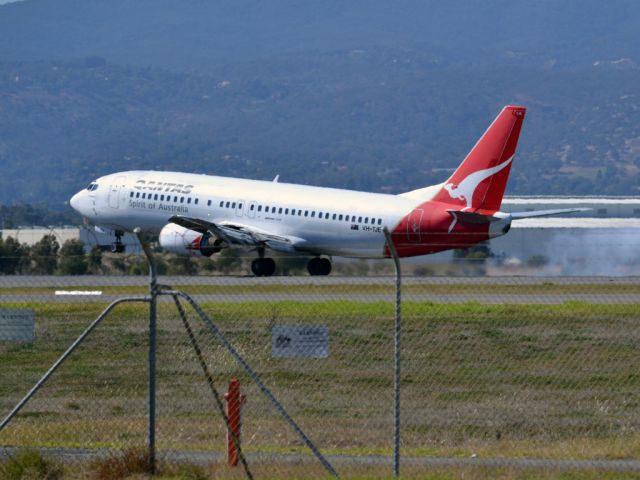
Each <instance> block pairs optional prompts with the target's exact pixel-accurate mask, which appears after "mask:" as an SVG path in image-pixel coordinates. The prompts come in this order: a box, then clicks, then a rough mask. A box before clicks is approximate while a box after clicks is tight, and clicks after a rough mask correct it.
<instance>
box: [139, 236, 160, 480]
mask: <svg viewBox="0 0 640 480" xmlns="http://www.w3.org/2000/svg"><path fill="white" fill-rule="evenodd" d="M134 233H135V234H136V236H137V237H138V241H139V242H140V245H141V246H142V249H143V250H144V253H145V255H146V257H147V261H148V262H149V296H150V299H149V426H148V427H149V428H148V434H147V435H148V437H147V438H148V446H149V473H150V474H151V475H154V474H155V473H156V343H157V332H156V330H157V300H158V275H157V269H156V260H155V258H154V256H153V254H152V253H151V249H150V248H149V245H148V244H147V242H146V241H145V239H144V236H143V234H142V231H141V230H140V228H135V229H134Z"/></svg>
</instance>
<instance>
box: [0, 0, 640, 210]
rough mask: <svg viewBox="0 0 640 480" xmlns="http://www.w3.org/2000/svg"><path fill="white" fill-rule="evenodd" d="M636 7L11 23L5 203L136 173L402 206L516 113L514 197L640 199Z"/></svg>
mask: <svg viewBox="0 0 640 480" xmlns="http://www.w3.org/2000/svg"><path fill="white" fill-rule="evenodd" d="M639 18H640V2H636V1H633V0H615V1H613V2H609V3H607V4H603V3H602V2H599V1H596V0H582V1H581V2H580V3H579V6H576V5H575V4H574V3H573V2H558V1H552V0H542V1H540V2H528V1H525V0H515V1H507V0H490V1H487V2H466V1H465V2H463V1H461V0H454V1H452V2H436V1H426V0H420V1H418V0H406V1H402V2H386V1H382V0H367V1H364V0H354V1H352V2H346V3H345V2H339V1H338V0H327V1H326V2H322V3H314V2H295V1H293V0H283V1H279V2H269V3H266V2H261V1H259V0H238V1H237V2H232V3H223V2H217V1H211V2H203V1H196V0H191V1H188V2H178V1H177V0H138V1H136V2H128V1H124V0H111V1H109V2H101V1H98V0H25V1H22V2H16V3H11V4H6V5H2V6H0V167H1V168H2V175H1V176H0V203H14V202H32V203H40V202H43V201H45V202H50V203H51V204H52V205H54V206H55V205H61V204H62V203H63V202H65V201H66V200H67V199H68V198H69V196H70V195H71V194H72V193H73V192H75V191H77V190H78V189H79V188H82V186H84V185H85V184H86V183H88V182H89V181H90V180H92V179H93V178H95V177H97V176H99V175H102V174H106V173H110V172H113V171H117V170H124V169H131V168H154V169H180V170H188V171H194V172H207V173H215V174H220V175H234V176H242V177H250V178H262V179H270V178H273V176H275V175H276V174H280V175H281V178H282V180H283V181H291V182H302V183H309V184H319V185H326V186H338V187H347V188H355V189H362V190H372V191H387V192H394V193H397V192H401V191H405V190H410V189H413V188H417V187H420V186H423V185H425V184H429V183H436V182H439V181H442V180H443V179H444V178H445V177H446V176H447V171H448V169H451V168H453V167H455V166H456V165H457V164H458V163H459V161H460V160H461V159H462V158H463V156H464V155H465V153H466V152H467V151H468V149H469V148H470V147H471V146H472V145H473V144H474V142H475V140H476V139H477V137H478V136H479V135H481V134H482V132H483V131H484V129H485V128H486V127H487V125H488V124H489V122H490V121H491V120H492V119H493V117H494V116H495V115H496V114H497V112H498V111H499V110H500V108H501V107H502V106H503V105H505V104H507V103H518V104H523V105H525V106H527V107H528V108H529V114H528V118H527V120H526V123H525V129H524V133H523V136H522V139H521V144H520V148H519V155H518V159H517V163H516V165H515V166H514V170H513V174H512V178H511V180H510V184H509V186H508V193H510V194H638V193H640V192H639V190H638V187H639V185H640V184H639V181H638V168H640V122H638V118H639V113H638V112H639V108H640V96H639V95H640V91H639V90H640V21H638V19H639Z"/></svg>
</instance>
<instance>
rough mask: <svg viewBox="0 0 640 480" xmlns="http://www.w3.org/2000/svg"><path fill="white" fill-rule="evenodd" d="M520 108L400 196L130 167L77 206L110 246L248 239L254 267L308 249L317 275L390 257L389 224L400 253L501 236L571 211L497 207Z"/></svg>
mask: <svg viewBox="0 0 640 480" xmlns="http://www.w3.org/2000/svg"><path fill="white" fill-rule="evenodd" d="M524 117H525V108H524V107H518V106H507V107H504V108H503V109H502V111H501V112H500V113H499V115H498V116H497V117H496V119H495V120H494V121H493V123H492V124H491V125H490V126H489V128H488V129H487V131H486V132H485V133H484V134H483V135H482V137H481V138H480V139H479V140H478V142H477V143H476V145H475V146H474V147H473V148H472V150H471V152H470V153H469V154H468V155H467V157H466V158H465V159H464V160H463V162H462V163H461V164H460V166H459V167H458V168H457V169H456V171H455V172H454V173H453V175H451V177H450V178H449V179H448V180H447V181H445V182H444V183H442V184H438V185H433V186H430V187H425V188H421V189H418V190H413V191H411V192H407V193H403V194H400V195H388V194H379V193H367V192H357V191H352V190H341V189H333V188H323V187H312V186H306V185H295V184H288V183H280V182H278V181H277V177H276V180H274V181H273V182H268V181H258V180H246V179H239V178H227V177H218V176H212V175H196V174H189V173H180V172H161V171H126V172H118V173H114V174H111V175H107V176H104V177H101V178H99V179H97V180H95V181H94V182H92V183H91V184H90V185H89V186H88V187H87V188H86V189H84V190H82V191H80V192H78V193H77V194H76V195H74V196H73V198H72V199H71V205H72V207H73V208H74V209H76V210H77V211H78V212H80V213H81V214H82V215H83V216H84V217H85V218H86V219H87V220H88V221H89V222H90V223H92V224H94V225H96V226H97V227H100V228H102V229H110V230H112V231H113V232H114V233H115V238H116V242H115V243H114V244H113V246H112V248H113V250H114V251H122V250H123V246H122V243H121V241H120V239H121V237H122V234H123V233H124V232H130V231H133V230H134V229H135V228H140V229H142V230H143V231H147V232H150V233H153V234H158V235H159V243H160V245H161V246H162V247H163V248H165V249H167V250H169V251H173V252H177V253H182V254H189V255H204V256H210V255H213V254H215V253H218V252H220V251H221V250H222V249H224V248H235V247H240V248H248V249H250V250H252V251H255V252H256V258H255V259H254V261H253V262H252V266H251V268H252V271H253V272H254V273H255V274H256V275H258V276H262V275H265V276H268V275H271V274H273V273H274V271H275V262H274V260H273V259H272V258H270V257H269V252H270V251H276V252H284V253H288V254H298V255H305V256H308V257H311V258H310V260H309V263H308V270H309V273H310V274H312V275H326V274H328V273H329V272H330V271H331V263H330V260H329V259H328V258H326V257H327V256H329V257H330V256H334V255H338V256H345V257H359V258H384V257H388V256H389V249H388V247H387V245H386V240H385V236H384V233H383V228H384V227H387V228H388V229H389V231H390V232H391V237H392V240H393V242H394V246H395V248H396V250H397V252H398V254H399V255H400V256H402V257H406V256H416V255H426V254H430V253H435V252H440V251H443V250H448V249H452V248H467V247H469V246H472V245H474V244H477V243H479V242H482V241H485V240H488V239H490V238H493V237H496V236H500V235H504V234H505V233H507V232H508V231H509V228H510V225H511V221H512V220H514V219H519V218H526V217H533V216H542V215H552V214H557V213H567V212H571V211H575V210H554V211H540V212H522V213H518V214H507V213H503V212H500V205H501V202H502V197H503V195H504V191H505V188H506V184H507V179H508V176H509V172H510V170H511V167H512V164H513V159H514V156H515V151H516V145H517V143H518V138H519V135H520V130H521V128H522V123H523V121H524Z"/></svg>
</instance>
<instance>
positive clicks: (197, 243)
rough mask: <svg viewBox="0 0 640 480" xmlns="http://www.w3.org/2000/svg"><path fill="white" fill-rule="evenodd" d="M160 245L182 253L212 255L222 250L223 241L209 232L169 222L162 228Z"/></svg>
mask: <svg viewBox="0 0 640 480" xmlns="http://www.w3.org/2000/svg"><path fill="white" fill-rule="evenodd" d="M159 242H160V246H161V247H162V248H163V249H165V250H167V251H169V252H173V253H177V254H180V255H203V256H205V257H210V256H211V255H213V254H214V253H217V252H219V251H220V250H222V243H223V242H222V241H221V240H220V239H217V238H215V237H213V236H212V235H211V234H209V233H204V234H203V233H199V232H196V231H194V230H189V229H188V228H184V227H181V226H180V225H176V224H175V223H168V224H167V225H165V226H164V227H163V228H162V230H160V237H159Z"/></svg>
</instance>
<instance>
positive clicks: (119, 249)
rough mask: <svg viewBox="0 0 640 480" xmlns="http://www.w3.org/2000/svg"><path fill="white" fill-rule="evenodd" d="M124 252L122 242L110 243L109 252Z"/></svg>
mask: <svg viewBox="0 0 640 480" xmlns="http://www.w3.org/2000/svg"><path fill="white" fill-rule="evenodd" d="M123 252H124V244H123V243H118V242H114V243H112V244H111V253H123Z"/></svg>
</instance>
